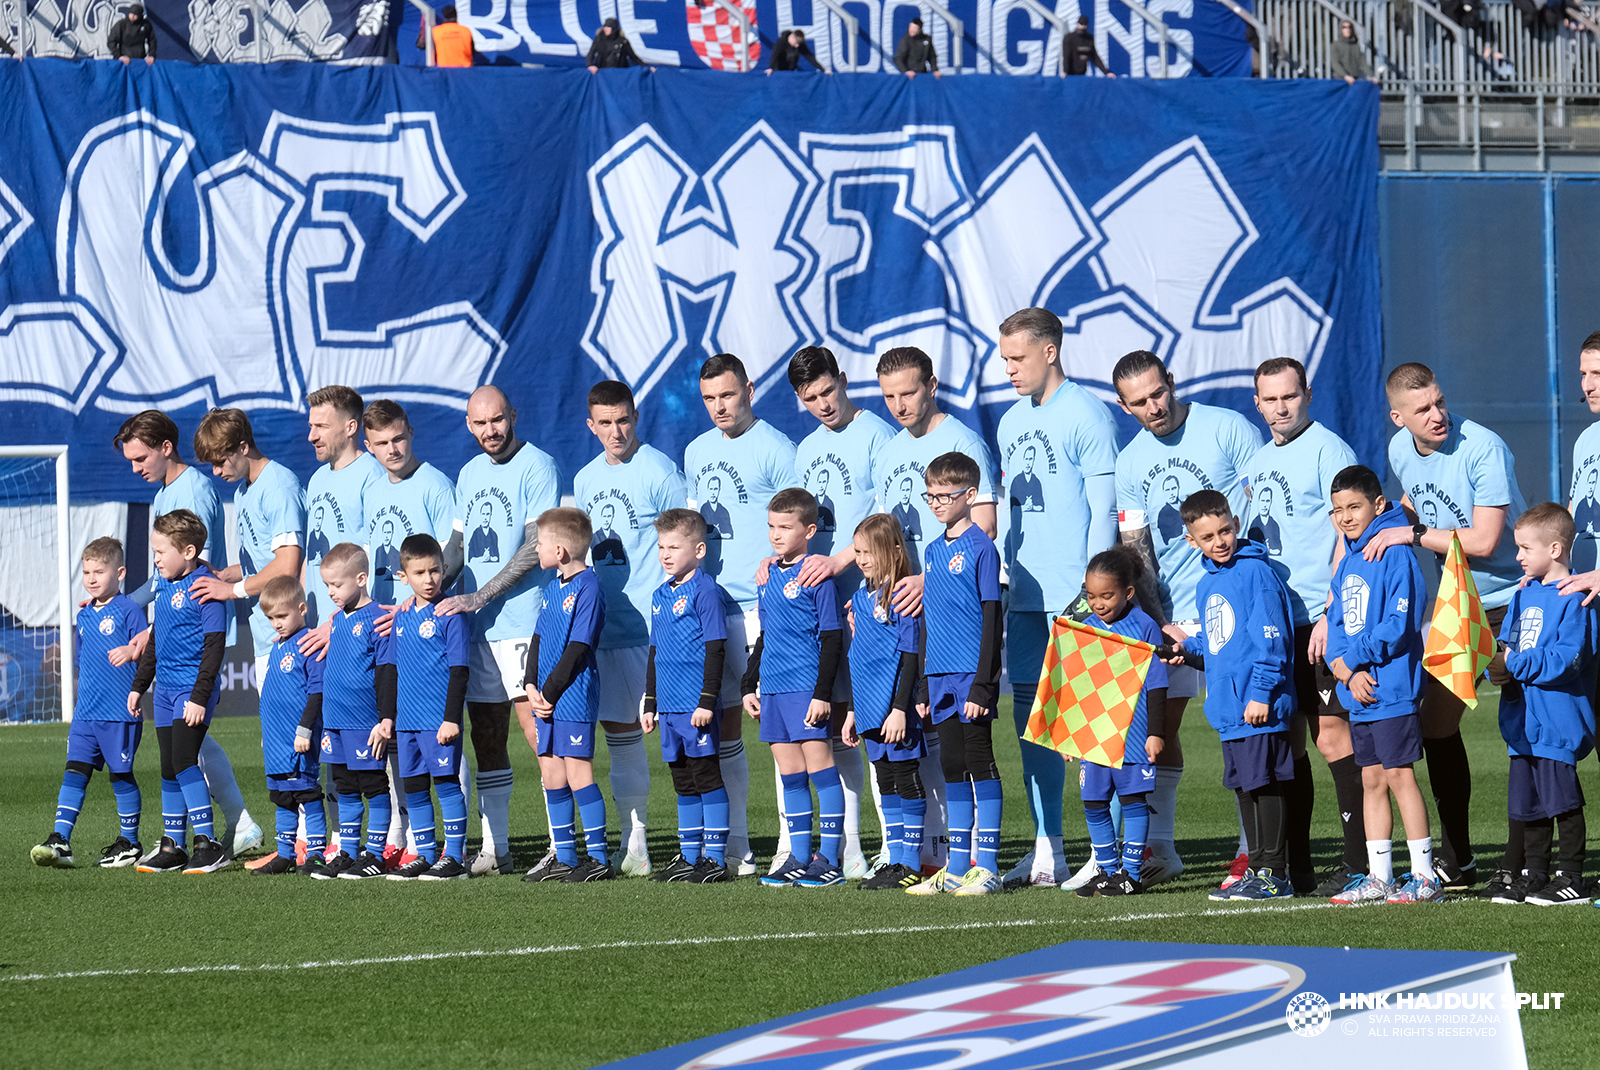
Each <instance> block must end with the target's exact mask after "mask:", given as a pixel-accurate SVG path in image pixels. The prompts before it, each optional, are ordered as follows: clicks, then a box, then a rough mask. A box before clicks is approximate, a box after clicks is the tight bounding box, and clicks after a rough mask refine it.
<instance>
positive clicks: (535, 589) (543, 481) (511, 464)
mask: <svg viewBox="0 0 1600 1070" xmlns="http://www.w3.org/2000/svg"><path fill="white" fill-rule="evenodd" d="M456 502H457V506H458V508H457V511H456V514H455V520H454V527H455V530H456V531H459V532H461V535H462V538H463V539H464V540H465V545H464V549H465V551H466V553H465V559H466V567H465V568H464V569H462V571H461V586H462V590H464V591H476V590H477V589H478V588H479V587H482V586H483V585H484V584H485V583H487V582H488V581H489V580H490V579H491V578H493V577H494V575H495V574H496V573H498V572H499V571H500V570H501V569H503V568H505V567H506V564H507V562H509V561H510V560H511V557H512V555H513V554H515V553H516V552H517V551H518V550H520V549H521V548H522V542H523V540H524V539H525V538H527V533H528V521H530V520H537V519H538V518H539V514H540V513H542V512H544V511H545V510H546V509H554V508H555V507H556V506H558V505H560V504H561V477H560V475H559V474H558V473H557V472H556V462H555V461H554V460H552V459H551V457H550V455H549V454H548V453H546V452H545V451H544V450H541V449H540V448H539V447H537V446H535V445H534V444H533V443H531V442H524V443H523V444H522V445H521V446H519V447H517V452H516V453H514V454H512V455H511V457H510V458H509V459H507V460H505V461H502V462H501V463H499V464H496V463H495V462H494V461H492V460H490V459H489V455H488V454H487V453H480V454H478V455H477V456H476V457H474V458H473V459H472V460H470V461H468V462H467V463H466V464H465V465H463V466H462V468H461V476H460V478H459V479H458V480H457V481H456ZM553 576H554V573H552V572H549V571H546V570H545V569H541V568H534V569H530V570H529V571H528V574H527V575H525V576H523V577H522V579H520V580H518V581H517V582H516V584H515V585H514V586H513V587H512V588H511V589H510V590H509V591H507V592H506V593H505V594H503V595H501V596H500V597H499V598H497V599H495V600H494V601H493V602H490V603H489V604H488V605H486V606H484V607H483V608H482V609H480V610H478V612H477V613H475V614H473V618H472V639H473V641H474V642H481V641H483V640H499V639H522V640H526V639H527V638H528V637H530V636H531V635H533V629H534V627H535V626H536V625H537V624H538V623H539V607H540V606H541V605H543V604H544V603H543V595H542V594H541V593H540V589H541V588H542V587H543V586H544V585H545V584H546V583H549V582H550V580H551V578H552V577H553Z"/></svg>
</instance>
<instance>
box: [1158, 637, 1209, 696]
mask: <svg viewBox="0 0 1600 1070" xmlns="http://www.w3.org/2000/svg"><path fill="white" fill-rule="evenodd" d="M1172 623H1173V624H1174V625H1175V626H1176V627H1179V628H1182V629H1183V634H1184V637H1185V638H1193V637H1194V636H1196V635H1199V634H1200V622H1199V621H1197V620H1175V621H1173V622H1172ZM1205 678H1206V677H1205V673H1203V672H1201V671H1200V670H1199V669H1197V668H1195V667H1194V666H1193V665H1168V666H1167V697H1168V698H1194V697H1195V696H1196V695H1198V694H1199V693H1200V684H1201V683H1202V682H1203V681H1204V680H1205Z"/></svg>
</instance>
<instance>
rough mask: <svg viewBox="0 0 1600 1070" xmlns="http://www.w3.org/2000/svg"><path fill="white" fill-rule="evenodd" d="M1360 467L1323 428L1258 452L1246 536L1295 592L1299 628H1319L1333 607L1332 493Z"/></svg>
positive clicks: (1292, 604) (1292, 603) (1251, 470)
mask: <svg viewBox="0 0 1600 1070" xmlns="http://www.w3.org/2000/svg"><path fill="white" fill-rule="evenodd" d="M1355 463H1356V454H1355V451H1354V450H1352V449H1351V448H1350V447H1349V446H1347V445H1345V442H1344V439H1342V438H1340V437H1339V436H1338V435H1336V434H1334V433H1333V432H1332V431H1329V430H1328V429H1327V428H1326V427H1323V426H1322V425H1321V424H1319V423H1311V424H1309V425H1307V426H1306V429H1305V430H1304V431H1301V432H1300V433H1299V434H1298V435H1296V436H1295V437H1294V438H1292V439H1290V440H1289V441H1288V442H1285V443H1284V444H1283V445H1281V446H1279V445H1276V444H1275V443H1274V442H1272V441H1271V440H1270V439H1269V440H1268V442H1267V444H1266V445H1265V446H1262V447H1261V449H1260V450H1258V451H1256V455H1255V457H1254V458H1252V459H1251V461H1250V465H1249V467H1247V468H1246V469H1245V478H1246V479H1247V480H1248V481H1249V487H1250V503H1249V505H1248V506H1247V507H1246V509H1247V512H1246V513H1245V514H1244V515H1243V516H1242V517H1241V521H1242V523H1243V524H1244V531H1245V535H1246V536H1248V537H1249V538H1250V539H1252V540H1254V541H1256V542H1259V543H1261V545H1263V546H1265V547H1266V549H1267V564H1269V565H1271V566H1272V571H1274V572H1276V573H1277V574H1278V578H1279V579H1280V580H1282V581H1283V585H1284V586H1285V587H1287V588H1288V589H1289V608H1290V609H1292V610H1294V625H1295V627H1296V628H1298V627H1300V626H1301V625H1304V624H1315V623H1316V622H1317V621H1319V620H1321V619H1322V614H1323V611H1324V610H1326V609H1327V607H1328V587H1329V586H1330V585H1331V584H1332V582H1333V548H1334V545H1335V543H1337V542H1338V539H1339V533H1338V532H1337V531H1335V530H1334V529H1333V523H1332V521H1330V520H1329V519H1328V514H1329V513H1331V512H1332V511H1333V504H1332V503H1331V502H1330V501H1329V493H1330V492H1329V490H1328V488H1329V487H1331V486H1333V477H1334V476H1336V475H1338V474H1339V472H1340V470H1342V469H1345V468H1348V467H1349V466H1351V465H1353V464H1355Z"/></svg>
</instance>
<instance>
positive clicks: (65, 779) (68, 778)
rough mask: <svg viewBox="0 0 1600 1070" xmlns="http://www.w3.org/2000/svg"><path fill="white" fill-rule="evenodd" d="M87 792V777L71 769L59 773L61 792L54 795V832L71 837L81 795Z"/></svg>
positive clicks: (67, 838) (66, 838)
mask: <svg viewBox="0 0 1600 1070" xmlns="http://www.w3.org/2000/svg"><path fill="white" fill-rule="evenodd" d="M87 794H89V778H88V777H86V776H84V775H83V774H82V773H79V772H77V771H76V770H73V769H68V770H67V771H66V772H65V773H63V774H61V794H60V795H59V796H57V797H56V834H57V835H59V836H60V837H61V838H62V839H63V840H70V839H72V826H73V825H76V824H77V823H78V813H79V811H81V810H82V809H83V797H84V796H85V795H87Z"/></svg>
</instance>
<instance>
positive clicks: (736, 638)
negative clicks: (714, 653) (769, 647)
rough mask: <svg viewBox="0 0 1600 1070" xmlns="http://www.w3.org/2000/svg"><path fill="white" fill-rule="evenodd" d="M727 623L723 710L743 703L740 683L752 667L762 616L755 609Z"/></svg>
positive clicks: (744, 612)
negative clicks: (751, 652)
mask: <svg viewBox="0 0 1600 1070" xmlns="http://www.w3.org/2000/svg"><path fill="white" fill-rule="evenodd" d="M726 623H727V628H728V641H727V642H726V643H725V644H723V649H724V651H725V653H724V656H723V659H722V695H721V698H720V701H721V703H722V708H723V709H728V708H730V707H732V706H738V705H740V704H741V703H742V701H743V700H742V698H741V697H740V695H739V681H740V680H741V679H743V678H744V671H745V669H747V668H748V667H749V666H750V651H751V649H752V648H753V647H754V646H755V645H756V640H757V639H758V638H760V636H761V614H760V613H759V612H758V611H756V610H754V609H747V610H744V611H743V612H742V613H735V614H733V615H731V616H729V617H728V618H727V621H726Z"/></svg>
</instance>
